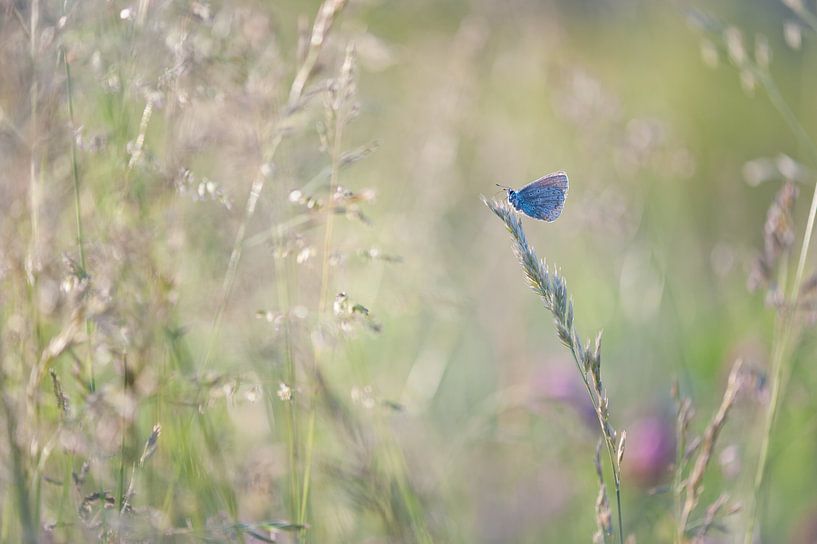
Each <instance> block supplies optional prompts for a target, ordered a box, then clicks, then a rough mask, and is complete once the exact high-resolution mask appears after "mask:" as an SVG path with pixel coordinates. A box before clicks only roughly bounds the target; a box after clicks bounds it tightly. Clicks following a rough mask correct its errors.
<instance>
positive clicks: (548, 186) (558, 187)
mask: <svg viewBox="0 0 817 544" xmlns="http://www.w3.org/2000/svg"><path fill="white" fill-rule="evenodd" d="M497 186H498V187H502V188H503V189H505V191H507V193H508V202H510V203H511V206H513V207H514V208H515V209H516V211H518V212H522V213H524V214H525V215H527V216H528V217H532V218H534V219H539V220H542V221H548V222H550V221H556V219H558V217H559V215H561V213H562V208H564V205H565V197H566V196H567V189H568V186H569V182H568V180H567V174H565V173H564V172H554V173H552V174H548V175H547V176H544V177H541V178H539V179H537V180H536V181H532V182H530V183H528V184H527V185H525V186H524V187H522V188H521V189H519V190H518V191H514V190H513V189H511V188H510V187H505V186H503V185H499V184H497Z"/></svg>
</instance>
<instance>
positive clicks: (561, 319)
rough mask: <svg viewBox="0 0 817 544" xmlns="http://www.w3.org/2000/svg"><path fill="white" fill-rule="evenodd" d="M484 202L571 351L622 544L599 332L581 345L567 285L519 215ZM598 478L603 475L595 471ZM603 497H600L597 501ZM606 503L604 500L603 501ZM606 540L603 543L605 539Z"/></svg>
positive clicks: (617, 442) (617, 443)
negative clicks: (605, 459)
mask: <svg viewBox="0 0 817 544" xmlns="http://www.w3.org/2000/svg"><path fill="white" fill-rule="evenodd" d="M482 200H483V202H484V203H485V205H486V206H488V208H489V209H490V210H491V211H492V212H494V214H496V216H497V217H499V219H501V220H502V222H503V223H505V226H506V227H507V229H508V232H510V234H511V237H512V238H513V250H514V253H515V254H516V257H517V259H518V260H519V264H520V265H521V266H522V270H523V271H524V272H525V277H526V279H527V281H528V285H529V286H530V288H531V289H533V291H534V292H535V293H536V294H537V295H539V298H540V299H541V300H542V302H543V303H544V305H545V308H546V309H547V310H548V311H549V312H550V313H552V314H553V319H554V325H555V326H556V335H557V336H558V337H559V340H561V342H562V344H564V346H565V347H566V348H567V349H568V350H569V351H570V354H571V355H572V356H573V361H574V362H575V363H576V369H577V370H578V371H579V375H580V376H581V378H582V382H583V383H584V386H585V389H586V390H587V395H588V397H589V398H590V402H591V403H592V404H593V408H594V410H595V412H596V417H597V419H598V423H599V430H600V431H601V438H602V440H603V442H604V445H605V447H606V448H607V453H608V456H609V459H610V468H611V470H612V473H613V480H614V481H613V483H614V486H615V492H616V511H617V513H618V537H619V542H620V543H621V544H623V543H624V527H623V521H622V520H623V514H622V512H621V461H622V459H623V456H624V445H625V437H626V435H625V433H621V436H620V437H619V435H618V433H617V432H616V430H615V429H614V428H613V425H612V424H611V422H610V408H609V402H608V399H607V393H606V392H605V389H604V384H603V383H602V380H601V332H599V334H598V335H597V336H596V340H595V342H594V343H593V344H590V343H589V342H588V343H587V344H586V345H584V344H582V341H581V338H580V337H579V333H578V332H576V328H575V326H574V322H573V318H574V316H573V301H572V299H571V298H570V294H569V292H568V290H567V283H566V282H565V280H564V278H563V277H562V276H560V275H559V273H558V271H554V272H553V274H551V273H550V271H549V270H548V266H547V263H545V261H544V260H543V259H540V258H539V257H538V256H537V255H536V252H535V251H534V249H533V248H532V247H531V245H530V244H529V243H528V239H527V237H526V236H525V230H524V229H523V228H522V221H521V219H520V218H519V215H518V214H517V213H516V212H515V211H513V210H512V209H511V208H510V206H509V205H508V204H507V203H505V202H497V201H496V200H489V199H487V198H484V197H483V199H482ZM597 473H598V475H599V478H600V479H601V478H602V473H601V472H600V471H597ZM601 498H602V496H601V495H600V499H601ZM605 500H606V499H605ZM602 506H603V504H602ZM600 525H601V526H602V527H603V529H602V533H603V535H604V533H606V530H605V529H604V528H606V527H608V526H609V525H608V524H607V523H600ZM605 540H606V539H605Z"/></svg>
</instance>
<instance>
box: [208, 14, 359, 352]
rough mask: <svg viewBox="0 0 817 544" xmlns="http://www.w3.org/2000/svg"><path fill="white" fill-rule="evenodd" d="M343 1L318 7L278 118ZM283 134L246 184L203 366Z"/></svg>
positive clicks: (297, 95)
mask: <svg viewBox="0 0 817 544" xmlns="http://www.w3.org/2000/svg"><path fill="white" fill-rule="evenodd" d="M345 5H346V0H325V1H324V2H323V4H321V7H320V8H319V9H318V14H317V15H316V16H315V23H314V25H313V27H312V34H311V35H310V41H309V50H308V51H307V54H306V57H305V59H304V61H303V62H302V63H301V65H300V66H299V68H298V71H297V72H296V75H295V77H294V79H293V81H292V85H291V87H290V92H289V101H288V103H287V107H286V108H285V110H284V111H283V112H282V114H281V117H282V119H281V120H283V119H284V118H285V117H286V116H287V115H289V113H291V112H292V111H294V110H295V109H297V108H299V107H300V106H301V104H300V102H301V99H302V97H303V91H304V86H305V85H306V82H307V81H308V80H309V77H310V76H311V75H312V72H313V71H314V69H315V64H316V62H317V59H318V56H319V55H320V52H321V50H322V49H323V45H324V43H325V41H326V38H327V36H328V35H329V31H330V30H331V28H332V25H333V23H334V20H335V17H337V15H338V14H339V13H340V11H341V10H342V9H343V8H344V6H345ZM279 121H280V120H279ZM285 134H286V131H285V130H283V129H282V128H281V127H275V128H274V133H273V136H272V139H271V140H270V142H269V144H268V145H267V146H266V150H265V152H264V153H263V157H262V162H261V167H260V168H259V172H258V173H257V174H256V176H255V178H254V179H253V182H252V184H251V186H250V194H249V195H248V196H247V202H246V204H245V206H244V216H243V218H242V220H241V224H240V225H239V226H238V230H237V231H236V235H235V240H234V241H233V247H232V249H231V250H230V259H229V261H228V262H227V270H226V272H225V273H224V281H223V282H222V286H221V297H220V299H219V304H218V307H217V308H216V313H215V316H214V317H213V322H212V325H211V327H210V338H209V341H208V344H207V350H206V352H205V355H204V362H203V364H202V367H203V368H206V367H207V365H208V363H209V362H210V357H211V356H212V351H213V348H214V347H215V344H216V340H217V338H218V331H219V328H220V325H221V320H222V317H223V315H224V311H225V310H226V309H227V304H228V302H229V299H230V295H231V294H232V291H233V287H234V285H235V280H236V276H237V274H238V264H239V262H240V261H241V255H242V251H243V249H244V240H245V239H246V237H247V226H248V225H249V223H250V220H251V219H252V217H253V215H255V209H256V207H257V205H258V199H259V198H261V193H262V192H263V191H264V185H265V184H266V181H267V178H268V177H269V176H271V175H272V171H271V163H272V161H273V159H274V158H275V154H276V153H277V152H278V147H279V146H280V145H281V142H282V141H283V139H284V136H285Z"/></svg>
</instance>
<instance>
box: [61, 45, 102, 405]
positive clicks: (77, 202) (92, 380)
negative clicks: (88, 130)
mask: <svg viewBox="0 0 817 544" xmlns="http://www.w3.org/2000/svg"><path fill="white" fill-rule="evenodd" d="M61 53H62V61H63V64H64V65H65V87H66V95H67V101H68V122H69V124H70V126H69V128H70V130H71V134H70V137H71V181H72V182H73V190H74V220H75V222H76V228H77V248H78V251H79V264H80V267H81V268H82V274H83V275H86V274H88V268H87V264H86V262H85V236H84V235H83V228H82V201H81V198H80V191H79V189H80V183H79V161H78V160H77V138H76V124H75V122H74V85H73V81H72V79H71V63H70V61H69V59H68V53H67V51H66V50H65V49H62V51H61ZM85 336H86V338H87V341H88V352H87V354H86V362H85V370H86V375H87V377H88V389H89V391H90V392H91V393H93V392H94V391H96V377H95V372H94V358H93V347H92V346H91V321H90V320H89V319H86V320H85Z"/></svg>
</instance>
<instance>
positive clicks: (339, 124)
mask: <svg viewBox="0 0 817 544" xmlns="http://www.w3.org/2000/svg"><path fill="white" fill-rule="evenodd" d="M340 110H341V111H335V117H334V120H335V126H334V135H333V138H332V171H331V174H330V176H329V193H328V197H327V204H326V209H327V216H326V230H325V231H324V237H323V253H322V256H321V259H322V262H321V290H320V299H319V301H318V304H319V310H318V316H319V318H322V317H323V316H324V314H325V313H326V311H327V308H328V306H329V253H330V251H331V250H332V234H333V231H334V225H335V213H334V210H333V209H332V206H334V203H333V198H334V195H335V188H336V187H337V186H338V175H339V173H340V152H341V141H342V136H343V125H344V121H345V120H344V118H343V116H344V115H345V112H344V111H342V108H340ZM316 411H317V405H316V403H315V401H314V399H313V401H312V404H311V406H310V408H309V425H308V428H307V435H306V453H305V456H306V458H305V463H306V466H305V467H304V479H303V483H302V488H301V510H300V512H299V514H298V524H299V525H305V524H306V507H307V504H308V501H309V480H310V477H311V475H312V448H313V447H314V443H315V436H314V434H315V416H316Z"/></svg>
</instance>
